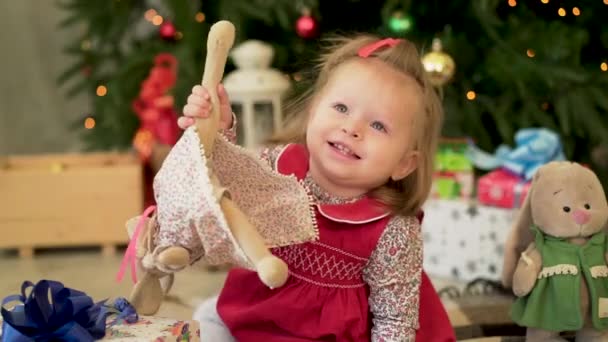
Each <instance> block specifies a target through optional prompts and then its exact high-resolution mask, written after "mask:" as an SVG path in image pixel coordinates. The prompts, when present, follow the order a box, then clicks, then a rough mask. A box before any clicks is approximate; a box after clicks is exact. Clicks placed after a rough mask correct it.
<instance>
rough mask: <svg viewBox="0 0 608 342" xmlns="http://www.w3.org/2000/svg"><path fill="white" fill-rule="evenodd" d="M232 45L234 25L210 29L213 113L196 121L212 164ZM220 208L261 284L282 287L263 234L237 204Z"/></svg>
mask: <svg viewBox="0 0 608 342" xmlns="http://www.w3.org/2000/svg"><path fill="white" fill-rule="evenodd" d="M233 43H234V26H233V25H232V23H230V22H228V21H219V22H217V23H215V24H214V25H213V26H212V27H211V30H210V31H209V37H208V39H207V58H206V60H205V71H204V74H203V81H202V85H203V86H204V87H205V88H206V89H207V91H208V92H209V96H210V97H211V104H212V110H211V114H210V116H209V117H208V118H205V119H197V120H196V128H197V131H198V136H199V138H200V141H201V143H202V144H203V147H204V149H205V156H206V157H207V162H209V161H210V160H211V152H212V150H213V142H214V140H215V137H216V136H217V131H218V128H219V120H220V110H219V108H220V105H219V98H218V95H217V85H218V84H219V82H220V81H221V79H222V75H223V73H224V67H225V65H226V60H227V58H228V51H229V50H230V48H231V47H232V44H233ZM209 169H210V170H212V169H213V166H210V168H209ZM211 172H213V171H211ZM211 179H212V182H213V186H219V184H216V182H215V181H216V180H217V178H215V177H211ZM220 206H221V207H222V211H223V213H224V217H225V218H226V221H227V222H228V226H229V228H230V231H231V232H232V235H233V236H234V238H235V240H236V242H237V243H238V245H239V246H240V247H241V249H242V250H243V251H244V252H245V255H246V256H247V257H248V258H249V260H251V261H252V262H253V265H254V267H255V268H256V271H257V272H258V276H259V277H260V279H261V280H262V282H263V283H264V284H266V285H267V286H268V287H271V288H276V287H279V286H282V285H283V284H284V283H285V281H286V280H287V277H288V276H289V274H288V271H287V265H286V264H285V262H283V261H282V260H281V259H279V258H277V257H275V256H273V255H272V254H271V253H270V251H269V250H268V248H267V247H266V245H265V243H264V239H263V238H262V237H261V236H260V233H259V232H258V231H257V229H256V228H255V227H254V226H253V225H252V224H251V223H250V222H249V220H248V219H247V217H246V216H245V214H244V213H243V212H242V211H241V210H240V209H239V208H238V207H237V206H236V205H235V204H234V202H232V201H231V200H230V199H228V198H226V197H223V198H222V199H221V201H220Z"/></svg>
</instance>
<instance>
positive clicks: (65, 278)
mask: <svg viewBox="0 0 608 342" xmlns="http://www.w3.org/2000/svg"><path fill="white" fill-rule="evenodd" d="M123 252H124V249H119V250H118V252H117V253H116V254H114V255H110V256H104V255H103V253H102V252H101V250H100V249H95V248H93V249H65V250H47V251H36V253H35V255H34V256H33V257H32V258H21V257H19V256H18V254H17V252H6V251H2V250H0V299H2V298H4V297H6V296H8V295H11V294H17V293H18V292H19V291H20V288H21V284H22V282H23V281H24V280H30V281H32V282H37V281H39V280H41V279H49V280H56V281H60V282H62V283H63V284H64V285H65V286H67V287H71V288H74V289H77V290H80V291H84V292H86V293H87V294H88V295H89V296H91V297H92V298H93V300H95V301H98V300H102V299H106V298H112V297H118V296H123V297H128V295H129V292H130V289H131V287H132V284H131V279H130V276H129V274H127V275H126V276H125V278H124V279H123V281H122V282H121V283H117V282H116V280H115V278H116V273H117V272H118V269H119V266H120V262H121V260H122V253H123ZM225 278H226V272H225V271H222V270H219V271H209V270H207V269H206V268H205V267H203V266H202V265H199V266H195V267H191V268H188V269H186V270H184V271H182V272H178V273H177V274H176V279H175V283H174V286H173V289H172V290H171V293H170V296H168V297H167V298H166V299H165V301H164V302H163V304H162V306H161V309H160V311H159V312H158V314H157V316H161V317H168V318H175V319H190V318H191V317H192V313H193V311H194V309H195V308H196V306H197V305H198V304H199V303H201V302H202V301H203V300H204V299H205V298H208V297H209V296H212V295H214V294H217V293H218V292H219V290H220V288H221V287H222V284H223V282H224V280H225ZM432 282H433V284H434V286H435V288H436V289H437V290H440V289H441V288H444V287H446V286H451V287H456V288H461V289H462V287H463V285H464V284H459V283H455V282H453V281H450V280H445V279H436V278H432ZM443 301H444V306H445V307H446V310H447V311H448V315H449V316H450V320H451V322H452V325H453V326H454V328H455V330H456V332H457V334H458V335H459V337H463V338H470V337H476V336H480V329H479V327H477V325H478V324H489V325H492V324H496V323H504V322H508V320H509V318H508V309H509V306H510V299H508V298H504V297H501V296H491V297H483V298H481V297H470V298H460V299H456V300H453V299H444V300H443ZM481 336H483V335H481Z"/></svg>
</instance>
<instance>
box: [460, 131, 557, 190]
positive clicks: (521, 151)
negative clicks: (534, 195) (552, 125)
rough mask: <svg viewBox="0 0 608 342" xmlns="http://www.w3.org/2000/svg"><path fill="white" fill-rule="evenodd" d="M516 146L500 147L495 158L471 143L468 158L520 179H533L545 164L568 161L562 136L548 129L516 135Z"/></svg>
mask: <svg viewBox="0 0 608 342" xmlns="http://www.w3.org/2000/svg"><path fill="white" fill-rule="evenodd" d="M515 143H516V147H515V148H513V149H512V148H511V147H509V146H506V145H500V146H499V147H498V148H497V149H496V152H494V155H492V154H489V153H487V152H484V151H482V150H480V149H479V148H478V147H477V146H475V145H473V144H470V145H469V146H468V148H467V151H466V155H467V157H468V158H469V159H470V160H471V161H472V162H473V164H475V166H476V167H478V168H480V169H482V170H493V169H496V168H498V167H502V168H504V169H506V170H507V171H509V172H511V173H514V174H516V175H517V176H519V177H521V178H523V179H525V180H531V179H532V177H533V176H534V173H536V170H538V168H539V167H541V166H542V165H543V164H546V163H548V162H550V161H555V160H564V159H565V156H564V152H563V148H562V143H561V140H560V138H559V136H558V135H557V134H556V133H554V132H553V131H551V130H548V129H546V128H525V129H521V130H519V131H517V133H515Z"/></svg>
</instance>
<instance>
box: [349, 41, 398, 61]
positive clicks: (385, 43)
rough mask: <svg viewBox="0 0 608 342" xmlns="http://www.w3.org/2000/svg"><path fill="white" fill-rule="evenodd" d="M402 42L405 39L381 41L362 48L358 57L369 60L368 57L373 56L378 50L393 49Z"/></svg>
mask: <svg viewBox="0 0 608 342" xmlns="http://www.w3.org/2000/svg"><path fill="white" fill-rule="evenodd" d="M402 41H403V39H395V38H385V39H381V40H379V41H377V42H373V43H371V44H368V45H365V46H364V47H362V48H360V49H359V52H358V55H359V57H363V58H367V57H369V56H371V55H372V53H374V51H376V50H378V49H379V48H381V47H384V46H388V47H393V46H395V45H397V44H399V43H400V42H402Z"/></svg>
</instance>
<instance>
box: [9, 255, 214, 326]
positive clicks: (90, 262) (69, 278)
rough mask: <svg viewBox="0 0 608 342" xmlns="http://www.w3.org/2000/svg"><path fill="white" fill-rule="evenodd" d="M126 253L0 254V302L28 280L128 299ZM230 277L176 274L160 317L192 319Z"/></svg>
mask: <svg viewBox="0 0 608 342" xmlns="http://www.w3.org/2000/svg"><path fill="white" fill-rule="evenodd" d="M122 252H123V250H119V252H118V253H116V254H115V255H112V256H104V255H103V254H102V253H101V251H100V250H99V249H95V248H93V249H66V250H51V251H37V252H36V254H35V255H34V257H33V258H29V259H27V258H20V257H19V256H18V255H17V253H16V252H5V251H0V299H2V298H4V297H6V296H8V295H11V294H17V293H18V292H19V291H20V289H21V284H22V283H23V281H25V280H30V281H32V282H34V283H35V282H37V281H39V280H41V279H49V280H56V281H60V282H62V283H63V284H64V285H65V286H67V287H71V288H73V289H76V290H80V291H84V292H86V293H87V294H88V295H89V296H91V297H92V298H93V300H95V301H98V300H102V299H106V298H112V297H118V296H122V297H128V295H129V292H130V289H131V286H132V283H131V278H130V275H129V274H127V275H126V276H125V277H124V279H123V280H122V282H121V283H118V282H116V280H115V279H116V273H117V272H118V269H119V266H120V262H121V260H122ZM225 277H226V272H225V271H216V272H208V271H207V270H205V269H204V268H203V267H196V268H194V267H193V268H189V269H187V270H185V271H182V272H179V273H178V274H177V275H176V279H175V284H174V286H173V289H172V290H171V295H170V296H169V297H168V298H166V300H165V302H164V303H163V305H162V306H161V309H160V311H159V313H158V315H159V316H163V317H171V318H177V319H189V318H191V317H192V312H193V309H194V307H195V306H196V305H197V304H198V303H200V302H201V301H202V300H204V298H207V297H209V296H211V295H213V294H215V293H217V292H218V291H219V290H220V288H221V286H222V284H223V282H224V279H225Z"/></svg>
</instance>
